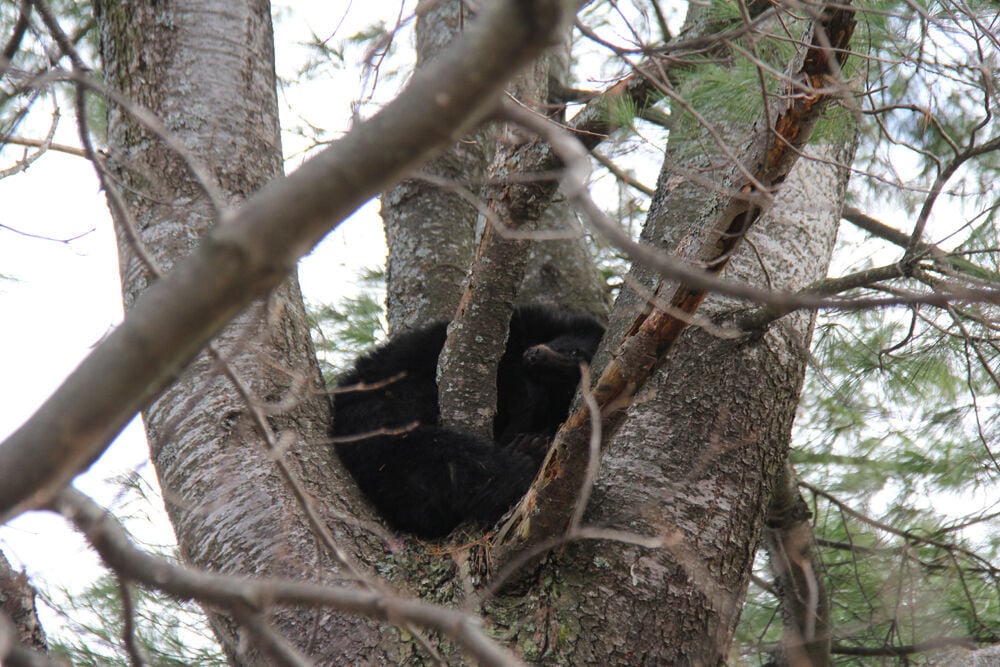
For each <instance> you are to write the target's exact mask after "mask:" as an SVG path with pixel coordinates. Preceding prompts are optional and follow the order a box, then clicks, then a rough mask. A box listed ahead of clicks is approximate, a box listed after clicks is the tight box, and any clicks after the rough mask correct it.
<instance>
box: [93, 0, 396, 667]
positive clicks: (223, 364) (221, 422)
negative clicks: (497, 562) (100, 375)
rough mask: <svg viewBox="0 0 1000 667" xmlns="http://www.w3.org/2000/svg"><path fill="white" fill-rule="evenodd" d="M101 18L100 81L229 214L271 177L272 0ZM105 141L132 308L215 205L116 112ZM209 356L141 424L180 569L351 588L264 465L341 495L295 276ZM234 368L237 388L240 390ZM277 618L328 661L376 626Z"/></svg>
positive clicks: (293, 615)
mask: <svg viewBox="0 0 1000 667" xmlns="http://www.w3.org/2000/svg"><path fill="white" fill-rule="evenodd" d="M96 11H97V16H98V24H99V27H100V36H101V47H102V56H103V62H104V64H105V67H106V73H107V77H108V81H109V83H110V85H111V86H112V87H113V88H114V89H116V90H118V91H119V92H121V93H122V94H123V95H124V97H125V98H126V99H129V100H134V101H136V102H138V103H140V104H142V105H143V106H144V107H146V108H148V109H150V110H151V111H153V112H154V113H155V114H156V115H157V116H158V117H160V118H163V119H164V122H165V125H166V129H167V131H169V132H170V133H171V134H172V135H173V137H174V140H175V141H179V142H180V143H181V145H182V146H183V149H182V150H184V151H187V153H188V156H189V157H191V158H194V159H195V160H198V161H200V162H201V163H203V164H205V165H207V166H208V168H209V170H210V178H211V179H213V181H214V182H213V183H212V184H211V185H212V186H214V187H217V188H219V189H220V190H221V192H223V193H224V196H225V204H226V205H229V206H234V205H238V204H239V202H241V201H242V200H243V199H245V198H247V197H248V196H249V195H250V194H252V193H253V192H254V191H256V190H257V189H259V188H260V187H261V186H262V185H263V184H264V183H266V182H267V181H269V180H271V179H272V178H274V177H275V176H277V175H279V174H280V173H281V168H282V161H281V160H282V158H281V145H280V137H279V133H278V111H277V109H278V107H277V98H276V87H275V76H274V60H273V40H272V29H271V16H270V5H269V3H267V2H266V1H261V0H251V1H249V2H246V3H232V2H208V3H206V2H200V1H199V2H186V1H180V2H173V3H170V4H169V5H165V6H163V5H159V4H157V3H131V4H130V5H128V7H125V6H123V5H120V4H117V3H114V2H99V3H98V4H97V5H96ZM164 25H169V26H170V28H169V29H165V28H163V26H164ZM234 36H238V38H234ZM219 44H227V48H226V49H225V50H220V49H218V48H217V45H219ZM109 143H110V151H109V152H110V160H109V161H110V164H111V168H112V169H113V171H114V174H115V176H116V177H117V179H118V181H119V182H121V183H122V184H123V185H124V186H125V187H123V188H122V189H121V194H122V196H123V197H124V198H125V200H126V202H127V208H128V211H129V218H130V219H121V217H119V219H116V228H117V230H118V234H119V251H120V266H121V274H122V284H123V293H124V298H125V303H126V308H128V307H130V306H131V304H132V303H134V301H135V300H136V298H137V297H138V296H139V294H140V293H142V292H143V291H144V290H145V288H146V287H147V286H148V285H149V284H150V283H151V282H152V281H154V280H155V279H156V277H157V276H158V275H159V274H161V273H163V272H165V271H166V270H168V269H169V267H170V266H172V265H173V264H174V263H176V262H177V261H178V260H179V259H180V258H182V257H184V256H185V255H187V254H188V253H189V252H190V251H191V250H192V249H193V248H194V247H195V246H196V245H197V244H198V243H199V241H200V239H201V237H202V236H203V234H204V233H205V232H206V231H207V230H208V229H209V228H210V227H211V226H212V225H213V224H214V223H215V222H216V221H217V220H218V218H219V216H220V215H221V211H218V210H213V207H212V205H211V203H210V202H209V201H208V199H207V197H205V196H204V194H203V188H204V185H199V183H198V182H197V181H196V179H195V178H194V177H193V176H192V174H191V172H190V171H189V170H188V169H187V167H186V164H185V162H184V160H183V159H182V156H180V155H178V154H177V152H176V151H175V150H174V148H173V147H171V146H168V145H167V144H166V143H165V142H163V141H161V140H160V138H159V137H156V136H153V135H152V134H151V133H150V132H149V131H147V130H145V129H144V128H143V127H142V126H140V125H139V124H138V123H136V122H135V121H134V119H133V118H132V117H131V115H130V113H129V110H127V109H125V108H123V107H121V106H118V105H111V106H110V108H109ZM150 260H151V262H150ZM151 264H152V265H151ZM215 346H216V349H217V351H218V355H219V358H213V357H212V356H210V355H209V354H205V353H202V354H201V356H199V357H198V358H197V360H196V361H195V362H194V363H193V364H192V365H191V366H190V367H189V368H188V369H187V370H185V371H184V373H183V374H182V375H181V376H180V377H179V378H178V379H177V381H176V382H174V383H173V384H172V385H171V386H170V387H169V388H168V389H167V391H166V392H164V393H163V394H162V395H161V396H160V397H159V398H158V399H157V400H156V401H155V402H154V403H153V404H152V405H151V406H150V407H149V408H148V409H147V410H146V411H145V412H144V414H143V416H144V419H145V424H146V430H147V435H148V438H149V443H150V450H151V455H152V459H153V462H154V465H155V467H156V471H157V475H158V477H159V480H160V485H161V487H162V489H163V495H164V499H165V501H166V505H167V510H168V513H169V515H170V518H171V522H172V523H173V526H174V530H175V533H176V536H177V541H178V544H179V545H180V549H181V553H182V554H183V557H184V559H185V561H186V562H188V563H191V564H194V565H197V566H199V567H202V568H205V569H208V570H213V571H220V572H226V573H236V572H243V573H248V572H253V573H257V574H265V573H269V574H275V575H278V574H281V575H286V576H293V577H302V576H308V577H310V578H314V579H316V580H319V581H333V580H343V579H344V578H345V577H348V578H349V575H347V574H346V573H345V567H344V564H343V563H339V562H336V561H335V560H334V559H333V558H331V556H330V554H329V553H326V552H324V551H322V550H320V549H318V548H317V540H316V536H315V535H314V534H313V532H312V530H311V529H310V526H309V525H308V524H307V522H306V521H305V520H304V518H303V514H302V511H301V508H300V507H299V505H298V504H297V502H296V500H295V496H294V494H293V493H292V490H291V489H290V488H289V485H288V484H287V483H286V482H285V481H284V480H283V479H282V477H281V475H280V474H279V471H278V469H277V468H276V466H275V463H274V460H273V458H274V456H275V454H274V451H273V450H276V449H281V450H282V451H283V452H284V453H283V455H281V458H282V460H283V461H285V462H286V463H287V464H288V465H289V466H290V467H291V469H292V471H293V474H294V475H295V477H296V478H297V479H298V483H299V484H301V485H302V487H303V488H304V489H305V490H306V492H307V493H311V494H318V493H321V494H325V495H329V493H330V492H329V489H338V488H343V487H345V486H346V485H347V482H346V479H345V477H344V475H343V473H342V472H341V471H340V469H339V467H338V466H336V465H334V464H333V457H332V454H331V451H330V449H329V447H327V446H324V445H322V444H320V443H322V442H323V441H324V440H325V439H326V434H327V431H326V425H327V424H328V423H329V420H330V414H329V404H328V401H327V399H326V397H325V394H324V393H323V392H322V391H321V389H322V382H321V379H320V376H319V372H318V367H317V364H316V361H315V353H314V351H313V349H312V344H311V341H310V337H309V332H308V328H307V324H306V318H305V311H304V307H303V304H302V299H301V296H300V294H299V288H298V283H297V280H296V278H295V276H294V275H293V276H291V277H290V278H289V279H288V281H287V282H286V283H285V284H284V285H283V286H282V287H281V288H279V289H278V290H275V292H274V293H273V294H272V295H271V297H270V298H269V299H268V300H267V302H259V303H257V304H256V305H254V306H252V307H251V308H249V309H248V310H247V311H245V312H244V313H243V314H241V315H240V316H239V317H237V318H236V320H235V321H234V322H233V323H232V324H231V325H230V326H228V327H227V328H226V329H225V331H224V332H222V333H221V334H220V335H219V336H218V337H217V338H216V339H215ZM230 374H233V375H235V376H236V377H238V378H240V379H242V381H243V382H245V383H246V384H247V385H248V388H249V396H248V395H244V393H242V392H241V391H240V390H238V389H237V388H236V387H235V386H234V383H233V382H232V381H231V380H230V379H227V375H230ZM279 405H280V406H281V407H280V408H279ZM251 406H252V407H251ZM255 410H258V411H262V412H263V413H264V414H266V422H267V425H268V426H269V427H270V429H271V430H272V431H273V433H274V434H276V435H275V437H277V438H280V439H282V443H281V445H280V446H279V445H277V444H276V443H274V442H271V443H270V444H269V443H268V442H267V440H268V439H267V438H266V437H265V434H264V433H263V432H262V431H261V425H260V423H258V422H257V419H258V415H259V414H261V412H258V413H257V414H255V412H254V411H255ZM284 438H287V439H288V442H287V443H286V442H285V441H284ZM340 501H341V506H343V499H342V498H341V499H340ZM342 527H343V526H342ZM344 528H345V529H346V530H350V527H349V526H347V527H344ZM209 617H210V620H211V621H212V625H213V627H214V628H215V630H216V632H217V633H218V635H219V638H220V640H221V641H222V643H223V646H224V647H226V649H227V651H228V652H229V653H230V654H231V657H232V659H233V660H234V661H237V662H239V663H240V664H268V663H269V662H270V658H268V657H266V656H262V655H260V653H259V652H258V650H257V648H256V647H255V638H254V637H252V636H249V635H246V634H245V633H243V632H241V631H240V630H239V629H238V627H237V626H236V625H235V624H234V623H233V622H232V621H231V620H230V619H228V618H226V617H224V616H221V615H219V614H216V613H211V611H210V614H209ZM273 621H274V623H275V624H276V625H277V626H278V628H279V629H281V630H282V631H284V632H285V633H286V634H288V636H293V637H294V636H300V637H301V636H302V628H303V627H310V628H316V630H317V637H319V638H320V639H319V640H318V642H317V644H316V645H315V646H314V647H313V650H314V651H315V653H316V654H317V655H324V656H328V657H329V658H330V659H331V661H337V660H339V659H344V658H346V657H347V656H354V655H357V654H358V653H359V652H363V650H364V647H367V646H370V645H372V644H373V643H375V642H376V641H377V638H378V632H377V629H376V626H375V624H374V623H372V622H368V621H364V620H362V619H357V618H350V617H345V616H339V615H331V614H323V613H318V612H316V611H313V610H301V609H300V610H285V611H281V612H278V613H276V614H275V617H274V619H273Z"/></svg>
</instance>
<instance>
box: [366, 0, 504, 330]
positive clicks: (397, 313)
mask: <svg viewBox="0 0 1000 667" xmlns="http://www.w3.org/2000/svg"><path fill="white" fill-rule="evenodd" d="M470 19H471V17H470V16H469V10H468V9H466V6H465V3H463V2H460V1H459V0H447V1H445V2H439V3H432V4H431V6H430V8H429V9H428V11H427V12H425V13H423V14H421V15H420V17H419V18H418V19H417V28H416V32H417V67H420V66H422V65H424V64H426V63H427V62H430V61H431V60H432V59H433V58H434V56H435V55H437V54H438V53H439V52H440V51H441V50H442V49H444V48H445V47H446V46H447V45H448V44H449V43H451V41H452V39H454V38H455V37H456V36H457V35H458V34H459V33H460V32H461V30H462V29H463V28H464V26H465V21H467V20H470ZM492 136H493V132H492V131H491V130H490V128H489V127H487V126H483V127H480V128H478V129H477V130H476V131H475V132H474V133H472V134H471V135H470V136H468V137H465V138H464V139H463V140H462V141H460V142H458V143H456V144H455V145H453V146H452V147H451V148H450V149H449V150H447V151H445V152H444V153H441V154H440V155H438V156H436V157H434V158H432V159H431V160H429V161H428V162H427V163H426V164H424V166H423V167H421V169H420V173H421V174H423V175H426V176H430V177H432V178H433V179H434V182H432V181H431V180H428V179H427V178H419V177H418V178H412V179H407V180H405V181H403V182H402V183H400V184H399V185H397V186H395V187H393V188H392V189H391V190H389V191H388V192H386V193H385V194H383V195H382V220H383V222H384V223H385V237H386V245H387V246H388V249H389V256H388V258H387V260H386V288H387V290H386V292H387V295H386V307H387V312H388V319H389V331H390V332H391V333H392V334H394V335H395V334H398V333H401V332H403V331H406V330H408V329H412V328H414V327H419V326H420V325H423V324H427V323H428V322H432V321H435V320H450V319H452V318H453V317H454V316H455V311H456V310H458V301H459V297H461V295H462V282H463V281H464V280H465V274H466V270H467V268H468V266H469V262H470V261H471V260H472V255H473V252H474V249H475V236H476V219H477V217H478V215H479V213H478V211H477V210H476V207H475V203H474V202H473V201H469V197H470V196H472V197H478V196H479V194H480V190H481V187H482V182H483V178H484V177H485V175H486V165H487V163H488V161H489V156H490V153H491V149H490V146H491V143H492ZM449 186H451V187H449ZM463 191H464V192H463Z"/></svg>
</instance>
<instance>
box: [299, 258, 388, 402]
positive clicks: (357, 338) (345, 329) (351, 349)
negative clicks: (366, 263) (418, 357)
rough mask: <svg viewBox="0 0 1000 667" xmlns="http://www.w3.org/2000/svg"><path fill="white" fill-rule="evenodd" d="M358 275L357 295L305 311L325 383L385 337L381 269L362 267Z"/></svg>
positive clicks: (383, 286)
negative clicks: (359, 288) (358, 288)
mask: <svg viewBox="0 0 1000 667" xmlns="http://www.w3.org/2000/svg"><path fill="white" fill-rule="evenodd" d="M359 278H360V280H359V282H360V287H361V290H360V291H359V292H358V293H357V294H355V295H353V296H345V297H343V298H342V299H341V300H340V302H339V303H338V304H337V305H333V304H322V305H320V306H318V307H315V308H311V309H310V312H309V325H310V329H311V330H312V338H313V345H314V346H315V347H316V352H317V353H318V356H319V359H320V365H321V368H322V370H323V376H324V377H325V378H326V380H327V383H328V384H329V383H332V382H333V380H334V378H335V376H336V375H337V374H339V373H341V372H342V371H344V370H346V369H347V368H348V367H349V365H350V362H351V360H353V359H354V358H355V357H357V356H358V354H359V353H361V352H363V351H364V350H366V349H367V348H370V347H372V346H374V345H375V344H376V343H379V342H380V341H382V340H383V339H384V338H385V329H386V327H385V305H384V304H385V271H384V270H383V269H381V268H378V269H366V270H364V271H363V272H362V274H361V276H360V277H359Z"/></svg>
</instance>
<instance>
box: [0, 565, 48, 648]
mask: <svg viewBox="0 0 1000 667" xmlns="http://www.w3.org/2000/svg"><path fill="white" fill-rule="evenodd" d="M4 616H6V623H5V622H4V621H5V619H4V618H2V617H4ZM8 623H9V626H8V627H9V628H10V629H11V630H13V632H12V633H11V635H12V636H5V635H6V632H5V630H6V629H7V628H5V627H3V626H4V625H7V624H8ZM8 642H9V643H8ZM0 645H2V646H0V663H2V664H8V662H9V664H11V665H16V664H27V663H20V662H18V661H19V660H20V659H21V657H22V656H23V658H24V659H27V658H28V657H30V655H31V654H30V652H31V651H37V652H40V653H42V654H44V653H46V652H47V651H48V643H47V642H46V639H45V631H44V630H43V629H42V624H41V623H40V622H39V620H38V612H37V610H36V608H35V589H34V587H32V585H31V583H30V582H29V581H28V577H27V575H25V574H24V573H23V572H16V571H15V570H14V568H13V567H11V565H10V562H9V561H8V560H7V557H6V556H4V555H3V553H0Z"/></svg>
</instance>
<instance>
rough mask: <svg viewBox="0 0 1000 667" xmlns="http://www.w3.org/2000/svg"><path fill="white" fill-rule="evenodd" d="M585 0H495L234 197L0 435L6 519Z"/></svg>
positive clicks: (72, 465)
mask: <svg viewBox="0 0 1000 667" xmlns="http://www.w3.org/2000/svg"><path fill="white" fill-rule="evenodd" d="M576 4H577V3H575V2H571V0H561V1H557V0H549V1H547V2H542V1H539V2H532V3H525V2H498V3H490V4H489V5H487V8H486V10H485V11H484V12H483V14H482V15H481V17H480V18H479V19H478V20H477V21H476V22H475V23H473V24H472V25H471V26H470V28H469V29H468V30H467V31H466V32H465V33H463V35H462V37H461V38H460V39H459V40H458V41H457V42H456V44H455V46H454V47H453V48H451V49H448V50H447V51H446V52H444V53H442V54H441V56H440V57H439V58H438V59H436V60H435V61H434V62H433V63H431V64H429V65H428V67H427V68H425V69H424V70H423V71H421V72H418V73H417V74H416V75H415V76H414V77H413V79H412V81H411V83H410V85H409V86H408V87H407V88H406V89H405V90H404V91H403V92H402V93H401V94H400V96H399V97H398V98H397V99H396V100H394V101H393V102H392V103H390V104H389V105H387V106H386V107H384V108H383V109H382V110H381V111H380V112H379V113H377V114H376V115H375V116H373V117H372V118H370V119H369V120H367V121H365V122H363V123H361V124H359V125H357V126H356V127H355V128H354V129H353V130H352V131H351V132H349V133H348V134H347V135H346V136H345V137H344V138H343V139H341V140H340V141H337V142H336V143H335V144H333V145H332V146H331V147H330V148H328V149H326V150H325V151H323V152H322V153H320V154H319V155H317V156H316V157H314V158H313V159H311V160H309V161H308V162H306V163H305V164H304V165H303V166H302V167H301V168H300V169H299V170H298V171H296V172H295V173H293V174H292V175H290V176H288V177H286V178H281V179H275V180H274V181H272V182H271V183H269V184H268V185H267V186H266V187H265V188H264V189H263V190H261V191H260V192H258V193H257V194H256V195H254V196H253V197H251V198H250V199H249V200H248V201H247V202H246V203H245V204H244V205H243V206H242V207H241V208H239V209H237V210H229V211H226V212H225V213H224V214H223V216H222V221H221V224H219V225H218V226H217V227H215V228H214V229H213V230H212V231H211V232H210V233H209V234H208V235H207V236H206V238H205V240H204V242H203V243H202V245H201V247H200V248H199V249H198V250H197V251H196V252H195V253H193V254H192V255H191V256H189V257H188V258H186V259H185V260H184V261H183V262H181V263H179V264H178V265H177V266H176V267H175V269H174V270H173V271H172V272H171V273H170V274H169V275H167V276H166V277H164V278H163V279H162V280H160V281H158V282H157V283H155V284H154V285H153V286H152V287H150V288H149V290H148V291H146V292H145V293H144V294H143V295H142V297H141V298H140V299H139V300H138V301H137V302H136V304H135V306H134V307H133V308H132V310H131V312H130V313H129V315H128V317H127V318H126V319H125V321H124V322H123V323H122V325H121V326H119V327H118V328H117V329H116V330H115V331H114V332H112V334H111V335H110V336H108V338H107V339H105V341H104V342H103V343H102V344H101V345H99V346H98V347H97V348H96V349H95V350H94V351H93V352H92V353H91V354H90V355H89V356H88V357H87V358H86V359H85V360H84V361H83V362H82V363H81V364H80V366H79V367H78V368H77V369H76V370H75V371H74V372H73V373H72V374H71V376H70V377H69V378H68V379H67V380H66V382H64V383H63V385H62V386H61V387H60V388H59V389H58V390H56V392H55V394H53V396H52V397H50V398H49V400H48V401H46V403H45V404H44V405H43V406H42V407H41V408H40V409H39V410H38V412H36V413H35V415H34V416H33V417H32V418H31V419H30V420H29V421H28V422H27V423H26V424H25V425H24V426H22V427H21V428H20V429H19V430H18V431H17V432H16V433H14V434H13V435H12V436H10V438H8V439H7V440H6V441H5V442H4V443H3V444H2V445H0V519H4V520H5V519H8V518H10V517H12V516H14V515H16V514H19V513H21V512H23V511H25V510H27V509H29V508H32V507H40V506H43V505H46V504H47V503H48V502H49V501H50V500H51V499H53V498H54V497H55V496H56V495H57V494H58V492H59V490H60V489H61V488H62V487H63V486H65V485H66V484H67V483H68V482H69V481H70V480H71V479H72V478H73V477H74V476H75V475H76V474H78V473H79V472H81V471H82V470H84V469H86V468H87V467H88V466H89V465H90V464H91V463H93V461H95V460H96V459H97V457H98V456H100V454H101V453H102V452H103V451H104V449H105V448H106V447H107V445H108V444H109V443H110V442H111V440H112V439H113V438H114V436H115V435H116V434H117V433H118V432H119V431H120V430H121V429H122V428H123V427H124V426H125V424H127V423H128V421H129V420H130V419H131V418H132V417H133V416H134V415H135V414H136V413H137V412H138V411H139V410H140V409H141V408H143V407H144V406H146V405H147V404H148V403H149V402H150V401H151V400H152V399H153V398H154V397H155V396H156V395H157V394H158V393H159V392H160V391H162V390H163V388H164V387H166V386H167V385H168V384H169V383H170V382H172V381H173V379H174V378H175V377H176V376H177V374H178V373H179V372H180V371H181V370H182V369H183V368H184V367H185V366H186V365H187V364H188V363H190V361H191V360H192V359H194V358H195V356H196V355H197V354H198V353H199V351H200V350H201V349H202V348H203V346H204V345H205V344H206V343H207V342H208V340H210V339H211V337H212V336H213V335H215V334H216V333H217V332H218V331H220V330H221V329H222V327H223V326H225V324H226V323H227V322H229V321H230V320H231V319H232V318H233V317H234V316H235V315H236V314H237V313H238V312H240V311H241V310H242V309H243V308H244V307H245V306H246V305H248V304H249V303H250V302H252V301H253V300H254V299H257V298H259V297H261V296H263V295H265V294H267V293H268V292H269V291H270V290H271V289H273V288H274V287H276V286H277V285H278V284H280V282H281V281H282V280H283V279H284V277H285V276H286V275H287V274H288V272H289V271H290V270H291V269H292V268H293V267H294V266H295V262H296V261H297V260H298V258H299V257H301V256H302V255H304V254H305V253H307V252H308V251H309V250H310V249H311V248H312V247H313V246H314V245H315V244H316V243H317V242H318V241H319V240H320V239H321V238H322V237H323V236H324V235H325V234H326V233H327V232H329V231H330V230H331V229H332V228H333V227H335V226H336V225H337V224H338V222H339V221H341V220H343V219H344V218H345V217H347V216H348V215H349V214H350V213H352V212H353V211H354V210H356V209H357V208H358V207H359V206H360V205H361V204H362V203H364V202H365V201H367V200H368V199H369V198H371V197H372V196H374V195H375V194H376V193H377V192H378V191H380V190H382V189H384V188H385V187H386V186H387V185H389V184H390V183H393V182H395V181H396V180H398V179H399V178H401V177H402V176H403V175H404V174H405V173H406V172H408V171H409V170H411V169H413V168H414V167H416V166H417V165H419V164H420V163H421V162H422V161H424V160H425V159H427V158H428V157H429V156H430V155H432V154H433V153H434V152H435V151H436V150H439V149H440V148H442V147H443V146H445V145H448V144H449V143H450V142H452V141H454V140H455V139H457V138H458V137H459V136H461V135H463V134H465V133H466V132H468V130H469V128H471V127H472V126H474V125H475V124H476V123H479V122H481V121H482V120H483V119H484V118H485V117H486V116H487V115H488V114H489V113H490V111H491V110H492V109H493V108H494V105H495V103H496V99H497V96H498V95H499V93H500V91H501V90H502V88H503V85H504V83H505V82H506V81H507V80H508V79H509V78H510V76H511V75H513V74H514V73H515V72H516V71H517V70H518V69H519V68H520V67H521V66H522V65H524V64H525V63H527V62H529V61H530V60H532V59H533V58H535V57H537V56H538V55H539V54H540V53H541V52H542V51H543V50H544V49H545V48H546V47H547V46H548V45H549V44H552V43H554V42H555V41H556V40H557V38H558V36H559V35H560V34H561V31H562V30H563V29H564V26H565V25H566V24H567V22H568V20H569V17H570V15H571V14H572V11H573V10H574V9H575V8H576Z"/></svg>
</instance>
